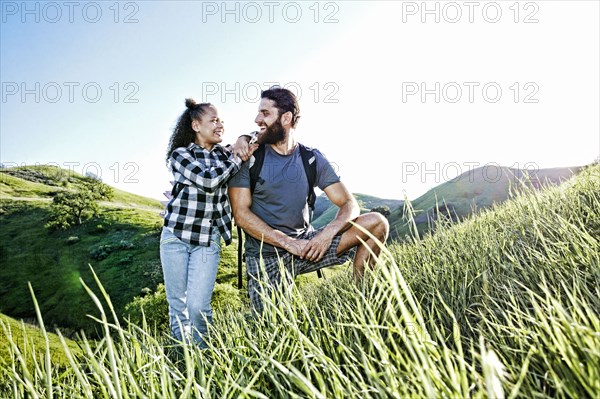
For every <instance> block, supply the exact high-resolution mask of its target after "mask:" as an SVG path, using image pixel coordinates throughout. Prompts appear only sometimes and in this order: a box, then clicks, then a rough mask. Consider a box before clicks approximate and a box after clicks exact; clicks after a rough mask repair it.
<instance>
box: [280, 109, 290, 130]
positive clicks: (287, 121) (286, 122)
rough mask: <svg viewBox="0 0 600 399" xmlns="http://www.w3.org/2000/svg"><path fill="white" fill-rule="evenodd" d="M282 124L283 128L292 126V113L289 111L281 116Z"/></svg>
mask: <svg viewBox="0 0 600 399" xmlns="http://www.w3.org/2000/svg"><path fill="white" fill-rule="evenodd" d="M281 124H282V125H283V126H286V127H287V126H288V125H289V126H292V111H288V112H286V113H284V114H283V115H281Z"/></svg>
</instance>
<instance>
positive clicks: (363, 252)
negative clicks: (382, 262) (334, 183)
mask: <svg viewBox="0 0 600 399" xmlns="http://www.w3.org/2000/svg"><path fill="white" fill-rule="evenodd" d="M354 223H356V224H358V225H359V226H361V227H362V228H364V229H365V230H367V231H368V232H369V233H371V234H372V235H373V236H374V237H375V238H376V239H377V240H378V241H380V242H382V243H383V242H385V240H386V238H387V236H388V233H389V230H390V225H389V223H388V221H387V219H386V218H385V217H384V216H383V215H382V214H380V213H377V212H371V213H365V214H364V215H360V216H359V217H357V218H356V219H355V220H354ZM359 237H360V239H362V240H363V241H364V242H365V244H366V246H365V245H363V244H362V242H361V241H360V239H359ZM353 247H357V248H356V255H355V256H354V278H355V279H356V280H360V279H361V278H362V277H363V275H364V271H365V265H369V267H370V268H373V267H374V266H375V259H373V257H372V256H371V252H373V253H374V254H375V255H376V256H379V253H380V252H381V248H379V245H378V244H377V242H376V241H375V240H374V239H373V238H371V237H370V236H368V235H367V234H366V233H364V232H363V231H361V230H360V229H359V228H358V227H356V226H351V227H350V228H348V230H346V231H344V233H343V234H342V238H341V239H340V244H339V246H338V248H337V255H341V254H342V253H344V252H346V251H348V250H349V249H351V248H353Z"/></svg>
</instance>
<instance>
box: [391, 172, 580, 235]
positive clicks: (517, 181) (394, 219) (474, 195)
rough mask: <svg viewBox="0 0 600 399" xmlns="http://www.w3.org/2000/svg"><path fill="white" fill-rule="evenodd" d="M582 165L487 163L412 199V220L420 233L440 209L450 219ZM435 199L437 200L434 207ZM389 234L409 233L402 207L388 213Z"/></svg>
mask: <svg viewBox="0 0 600 399" xmlns="http://www.w3.org/2000/svg"><path fill="white" fill-rule="evenodd" d="M582 168H583V167H572V168H550V169H540V170H536V171H527V170H521V169H514V168H507V167H497V166H486V167H480V168H476V169H473V170H471V171H469V172H465V173H463V174H461V175H460V176H457V177H456V178H454V179H452V180H451V181H448V182H445V183H442V184H440V185H439V186H437V187H434V188H433V189H431V190H429V191H428V192H426V193H425V194H423V195H422V196H420V197H419V198H417V199H416V200H414V201H411V205H412V207H413V209H414V212H415V219H414V221H415V223H416V225H417V229H418V231H419V232H420V233H424V232H426V231H428V229H429V228H430V225H431V223H433V222H434V221H435V220H436V219H437V218H438V211H439V213H442V214H444V215H445V216H446V217H449V218H452V219H453V220H457V219H463V218H465V217H466V216H469V215H471V214H472V213H474V212H476V211H478V210H482V209H485V208H489V207H490V206H492V204H494V203H501V202H504V201H506V200H507V199H508V198H509V195H510V192H511V190H512V191H513V192H514V191H515V190H519V189H522V188H524V187H527V188H531V189H539V188H540V187H542V186H543V185H545V184H559V183H560V182H562V181H564V180H566V179H568V178H569V177H571V176H572V175H574V174H577V173H579V172H580V171H581V170H582ZM436 203H437V204H438V205H437V207H436ZM388 220H389V221H390V238H392V239H402V238H404V237H405V236H406V235H407V234H409V226H408V223H407V218H406V217H405V215H404V209H402V208H398V209H395V210H394V211H393V212H392V214H391V215H390V216H389V218H388Z"/></svg>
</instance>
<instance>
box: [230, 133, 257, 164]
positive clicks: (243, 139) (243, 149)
mask: <svg viewBox="0 0 600 399" xmlns="http://www.w3.org/2000/svg"><path fill="white" fill-rule="evenodd" d="M249 140H250V138H249V137H248V136H240V137H239V138H238V139H237V141H236V142H235V144H234V145H233V155H235V156H238V157H240V158H241V159H242V161H247V160H248V159H250V157H251V156H252V154H253V153H254V151H256V149H257V148H258V144H248V141H249Z"/></svg>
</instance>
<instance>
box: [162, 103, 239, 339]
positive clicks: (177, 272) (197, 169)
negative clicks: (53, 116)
mask: <svg viewBox="0 0 600 399" xmlns="http://www.w3.org/2000/svg"><path fill="white" fill-rule="evenodd" d="M185 105H186V107H187V109H186V110H185V111H184V112H183V114H182V115H181V116H180V117H179V120H178V122H177V125H176V126H175V129H174V130H173V134H172V135H171V139H170V142H169V147H168V150H167V165H168V166H169V167H170V169H171V171H172V172H173V176H174V182H175V185H174V187H173V191H172V198H171V200H170V201H169V203H168V205H167V209H166V212H165V219H164V227H163V230H162V234H161V238H160V260H161V263H162V269H163V274H164V280H165V288H166V292H167V301H168V303H169V320H170V326H171V332H172V334H173V336H174V338H175V339H177V340H179V341H182V340H186V341H187V340H192V341H194V342H195V343H197V344H198V345H199V346H200V347H206V343H205V341H204V338H203V336H204V335H206V333H207V331H208V323H211V322H212V308H211V306H210V300H211V296H212V292H213V289H214V286H215V280H216V277H217V266H218V264H219V255H220V252H221V238H223V239H224V241H225V244H226V245H228V244H229V243H231V219H232V217H231V207H230V205H229V200H228V198H227V184H226V183H227V181H228V180H229V179H230V178H231V177H232V176H233V175H234V174H235V173H236V172H237V171H238V170H239V169H240V165H241V163H242V160H241V159H240V158H239V157H237V156H234V154H233V149H232V148H231V146H227V147H223V146H221V145H219V143H220V142H221V141H222V140H223V139H222V136H223V133H224V130H225V129H224V127H223V121H221V119H220V118H219V115H218V113H217V109H216V108H215V107H214V106H213V105H212V104H208V103H203V104H197V103H196V102H195V101H194V100H192V99H186V101H185Z"/></svg>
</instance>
